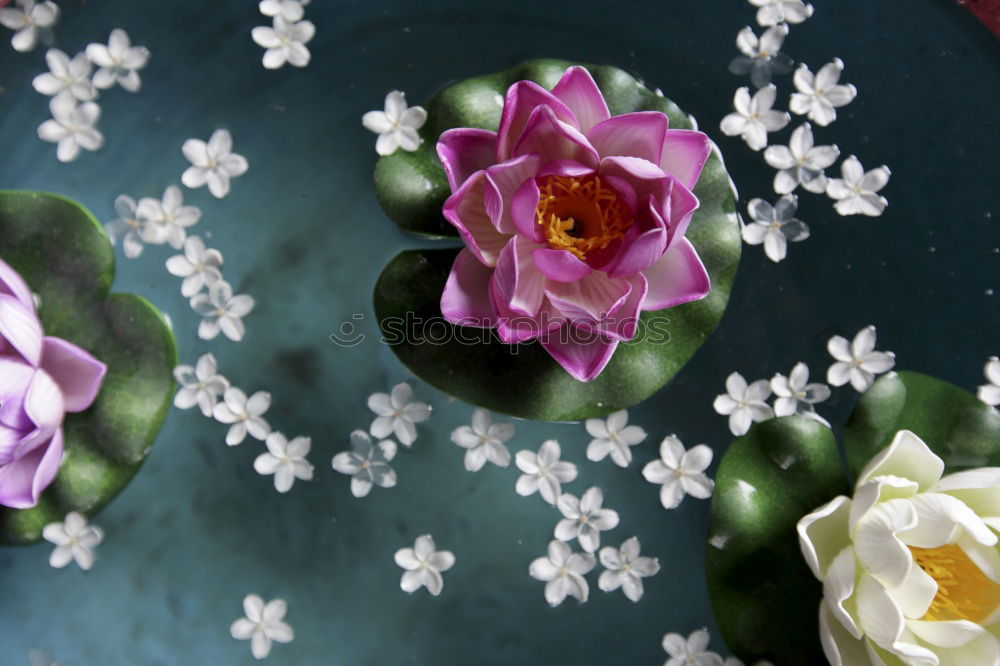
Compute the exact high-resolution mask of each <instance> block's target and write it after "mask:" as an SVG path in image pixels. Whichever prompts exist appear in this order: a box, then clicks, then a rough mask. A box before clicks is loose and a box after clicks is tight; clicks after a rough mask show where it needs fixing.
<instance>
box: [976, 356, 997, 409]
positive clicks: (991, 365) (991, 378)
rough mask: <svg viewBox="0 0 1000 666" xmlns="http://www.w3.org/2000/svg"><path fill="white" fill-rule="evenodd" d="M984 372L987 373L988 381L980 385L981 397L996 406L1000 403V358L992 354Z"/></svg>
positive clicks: (979, 393)
mask: <svg viewBox="0 0 1000 666" xmlns="http://www.w3.org/2000/svg"><path fill="white" fill-rule="evenodd" d="M983 374H985V375H986V381H987V383H986V384H983V385H982V386H980V387H979V392H978V395H979V399H980V400H982V401H983V402H985V403H986V404H987V405H992V406H994V407H996V406H997V405H1000V358H997V357H996V356H990V360H988V361H986V365H985V366H984V367H983Z"/></svg>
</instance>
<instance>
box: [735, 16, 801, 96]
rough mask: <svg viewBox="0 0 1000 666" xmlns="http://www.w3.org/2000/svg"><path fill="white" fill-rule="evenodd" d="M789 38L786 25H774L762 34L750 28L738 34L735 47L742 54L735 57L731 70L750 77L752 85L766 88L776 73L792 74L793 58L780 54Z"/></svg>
mask: <svg viewBox="0 0 1000 666" xmlns="http://www.w3.org/2000/svg"><path fill="white" fill-rule="evenodd" d="M787 36H788V26H786V25H785V24H783V23H779V24H778V25H775V26H771V27H770V28H768V29H767V30H765V31H764V32H763V34H761V36H760V38H759V39H758V38H757V35H756V34H754V31H753V28H750V27H749V26H747V27H746V28H743V29H742V30H740V32H739V34H737V35H736V47H737V48H738V49H739V50H740V53H741V54H742V55H738V56H736V57H735V58H733V60H732V62H730V63H729V71H730V72H732V73H733V74H736V75H738V76H743V75H745V74H749V75H750V82H751V83H753V84H754V86H755V87H757V88H763V87H764V86H766V85H767V84H769V83H770V82H771V77H772V76H773V75H775V74H778V75H781V74H787V73H788V72H790V71H792V59H791V58H789V57H788V56H787V55H785V54H784V53H782V52H781V45H782V43H783V42H784V41H785V37H787Z"/></svg>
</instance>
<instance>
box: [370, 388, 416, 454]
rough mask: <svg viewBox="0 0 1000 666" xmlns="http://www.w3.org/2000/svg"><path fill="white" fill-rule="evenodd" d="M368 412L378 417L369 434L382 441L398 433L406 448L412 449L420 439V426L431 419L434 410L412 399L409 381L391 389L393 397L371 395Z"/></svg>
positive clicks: (398, 437) (389, 395)
mask: <svg viewBox="0 0 1000 666" xmlns="http://www.w3.org/2000/svg"><path fill="white" fill-rule="evenodd" d="M368 409H370V410H372V411H373V412H375V414H376V415H377V416H376V417H375V420H374V421H372V424H371V427H370V428H369V431H370V432H371V434H372V436H373V437H378V438H379V439H383V438H385V437H388V436H389V435H392V434H395V435H396V439H398V440H399V443H400V444H402V445H403V446H412V445H413V442H415V441H416V439H417V426H416V424H417V423H422V422H424V421H426V420H427V419H429V418H430V416H431V407H430V405H428V404H426V403H423V402H415V401H414V400H413V387H411V386H410V385H409V384H407V383H406V382H402V383H399V384H396V385H395V386H393V387H392V392H391V394H386V393H373V394H371V395H370V396H368Z"/></svg>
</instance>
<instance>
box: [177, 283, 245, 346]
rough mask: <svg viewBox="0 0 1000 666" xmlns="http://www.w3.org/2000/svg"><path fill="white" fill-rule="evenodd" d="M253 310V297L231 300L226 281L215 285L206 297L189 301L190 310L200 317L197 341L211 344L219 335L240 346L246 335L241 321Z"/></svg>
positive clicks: (231, 294)
mask: <svg viewBox="0 0 1000 666" xmlns="http://www.w3.org/2000/svg"><path fill="white" fill-rule="evenodd" d="M253 307H254V300H253V297H252V296H248V295H246V294H238V295H236V296H233V288H232V286H230V284H229V283H228V282H226V281H225V280H217V281H216V282H214V283H213V284H212V286H210V287H209V288H208V293H207V294H206V293H201V294H195V295H194V296H192V297H191V308H192V309H193V310H194V311H195V312H197V313H198V314H199V315H201V317H202V319H201V323H200V324H199V325H198V337H199V338H201V339H202V340H212V339H214V338H216V337H217V336H218V335H219V331H222V333H223V334H224V335H225V336H226V337H227V338H229V339H230V340H232V341H233V342H239V341H240V340H242V339H243V335H244V334H245V333H246V326H245V325H244V324H243V317H245V316H247V315H248V314H250V312H251V311H252V310H253Z"/></svg>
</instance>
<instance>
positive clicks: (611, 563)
mask: <svg viewBox="0 0 1000 666" xmlns="http://www.w3.org/2000/svg"><path fill="white" fill-rule="evenodd" d="M639 549H640V546H639V539H638V538H636V537H632V538H631V539H626V540H625V542H624V543H623V544H622V545H621V548H612V547H611V546H606V547H604V548H601V552H600V553H599V557H600V560H601V565H603V566H604V569H605V570H604V571H603V572H601V577H600V578H599V579H598V580H597V586H598V587H599V588H601V589H602V590H604V591H605V592H613V591H615V590H617V589H618V588H621V589H622V592H624V593H625V596H626V597H627V598H628V599H629V601H632V602H636V601H639V599H641V598H642V593H643V586H642V579H643V578H648V577H650V576H655V575H656V574H657V572H659V570H660V562H659V561H658V560H657V559H656V558H655V557H639Z"/></svg>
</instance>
